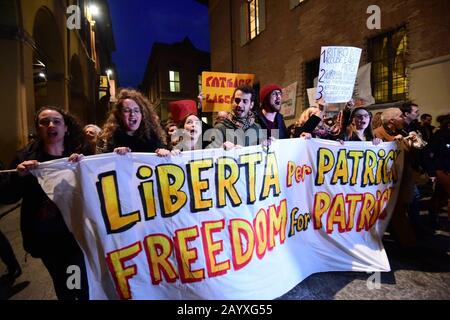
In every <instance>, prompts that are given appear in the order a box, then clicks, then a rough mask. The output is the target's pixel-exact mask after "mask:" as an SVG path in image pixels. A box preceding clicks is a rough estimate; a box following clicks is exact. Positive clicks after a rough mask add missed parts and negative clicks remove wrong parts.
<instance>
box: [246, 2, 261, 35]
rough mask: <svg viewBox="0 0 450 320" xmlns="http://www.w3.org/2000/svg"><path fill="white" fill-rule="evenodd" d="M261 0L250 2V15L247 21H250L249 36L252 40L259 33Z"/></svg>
mask: <svg viewBox="0 0 450 320" xmlns="http://www.w3.org/2000/svg"><path fill="white" fill-rule="evenodd" d="M258 11H259V1H258V0H251V1H249V2H248V10H247V12H248V17H247V21H248V22H249V25H248V30H249V32H250V34H249V38H250V40H251V39H253V38H254V37H256V36H257V35H258V34H259V32H260V31H259V17H258Z"/></svg>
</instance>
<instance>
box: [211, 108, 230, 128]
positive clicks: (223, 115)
mask: <svg viewBox="0 0 450 320" xmlns="http://www.w3.org/2000/svg"><path fill="white" fill-rule="evenodd" d="M228 114H229V112H228V111H219V112H217V116H216V119H215V120H214V125H216V124H218V123H220V122H221V121H223V120H225V119H226V118H228Z"/></svg>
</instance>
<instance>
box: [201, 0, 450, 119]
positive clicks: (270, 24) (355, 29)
mask: <svg viewBox="0 0 450 320" xmlns="http://www.w3.org/2000/svg"><path fill="white" fill-rule="evenodd" d="M227 3H228V1H223V2H222V1H220V2H219V1H210V2H209V11H210V24H211V27H210V30H211V66H212V70H218V71H232V70H231V68H230V66H231V61H232V59H231V55H230V50H229V48H228V45H229V43H230V41H229V40H227V38H228V37H227V33H228V32H230V30H231V31H232V33H233V38H234V39H235V41H234V42H233V46H234V49H235V51H234V56H233V63H234V66H235V68H234V70H233V71H235V72H249V73H255V74H256V76H257V81H259V82H260V84H261V85H264V84H266V83H269V82H275V83H279V84H280V85H282V86H287V85H289V84H291V83H293V82H296V81H297V82H298V92H297V108H296V117H298V116H300V113H301V111H302V108H303V106H304V105H305V102H304V99H307V96H306V87H305V72H304V65H305V63H306V62H308V61H311V60H313V59H316V58H318V57H319V53H320V47H321V46H322V45H348V46H356V47H360V48H362V49H363V55H362V59H361V64H365V63H366V62H367V60H368V59H367V40H368V39H369V38H372V37H374V36H377V35H380V34H383V33H385V32H387V31H390V30H393V29H395V28H397V27H399V26H403V25H404V26H406V28H407V35H408V49H407V50H408V54H407V65H408V67H409V66H411V65H412V64H415V63H418V62H420V61H424V60H428V59H432V58H436V57H442V56H445V55H447V54H448V53H449V52H450V37H448V32H449V29H450V10H448V1H447V0H431V1H426V2H424V1H420V0H400V1H390V0H380V1H377V3H376V4H377V5H378V6H379V7H380V9H381V30H369V29H368V28H367V27H366V21H367V19H368V18H369V16H370V14H367V13H366V10H367V8H368V6H369V5H372V4H374V3H373V1H370V0H364V1H345V0H337V1H328V0H307V1H305V2H304V3H302V4H300V5H298V6H297V7H295V8H294V9H293V10H290V9H289V1H279V0H265V4H266V10H265V11H266V22H265V30H264V31H263V32H262V33H261V34H259V35H258V36H256V38H254V39H253V40H251V41H250V42H248V43H247V44H245V45H244V46H241V45H240V42H239V41H238V40H239V37H240V29H239V24H240V21H239V17H240V4H241V2H240V1H232V3H233V7H232V13H231V15H232V17H233V21H234V26H233V28H232V29H230V27H229V23H228V24H227V23H226V21H227V19H228V17H225V15H226V14H227V11H226V10H225V7H226V6H227ZM222 10H223V11H222ZM410 71H411V70H410ZM413 75H414V76H415V77H416V78H417V77H424V76H426V77H427V78H426V79H421V80H420V81H422V82H428V81H429V80H430V79H431V78H434V77H435V76H436V73H434V72H431V71H430V72H428V73H418V72H415V71H413V73H412V74H411V76H413ZM411 84H412V82H411ZM414 90H417V86H411V87H410V90H409V94H410V96H411V97H415V98H417V99H420V100H426V99H427V95H426V94H427V91H426V90H422V91H421V92H415V91H414ZM427 108H428V107H427ZM430 108H433V107H430ZM422 112H428V113H437V112H438V110H434V109H427V110H425V109H424V110H422ZM290 122H292V121H288V123H290Z"/></svg>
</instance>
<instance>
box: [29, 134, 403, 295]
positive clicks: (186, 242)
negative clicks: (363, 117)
mask: <svg viewBox="0 0 450 320" xmlns="http://www.w3.org/2000/svg"><path fill="white" fill-rule="evenodd" d="M402 158H403V153H402V152H400V151H399V150H397V145H396V143H395V142H390V143H382V144H380V145H378V146H373V145H372V144H371V143H370V142H345V145H344V146H342V145H340V144H339V143H337V142H333V141H325V140H317V139H312V140H306V141H305V140H300V139H288V140H279V141H276V142H274V143H273V144H272V145H271V146H270V148H269V149H268V150H266V149H264V148H263V147H261V146H255V147H247V148H241V149H236V150H232V151H224V150H219V149H213V150H204V151H194V152H186V153H183V154H182V155H181V156H175V157H168V158H158V157H156V156H155V155H153V154H143V153H132V154H128V155H125V156H120V155H116V154H104V155H96V156H91V157H86V158H85V159H84V160H82V161H81V162H79V163H78V164H69V163H68V161H67V159H61V160H57V161H52V162H47V163H43V164H41V165H40V167H39V169H38V170H36V171H35V172H34V173H35V175H36V176H37V177H38V179H39V181H40V183H41V185H42V187H43V189H44V190H45V191H46V192H47V194H48V195H49V196H50V198H51V199H52V200H53V201H55V202H56V203H57V205H58V206H59V208H60V209H61V211H62V213H63V216H64V219H65V221H66V223H67V224H68V226H69V228H70V229H71V230H72V232H73V233H74V235H75V237H76V239H77V241H78V242H79V244H80V246H81V248H82V249H83V251H84V253H85V260H86V265H87V269H88V280H89V291H90V297H91V299H273V298H276V297H279V296H281V295H282V294H284V293H286V292H287V291H289V290H290V289H292V288H293V287H294V286H295V285H297V284H298V283H299V282H301V281H302V280H303V279H305V278H306V277H308V276H309V275H310V274H313V273H316V272H325V271H367V272H369V271H389V270H390V267H389V262H388V259H387V256H386V253H385V250H384V248H383V245H382V242H381V238H382V235H383V233H384V230H385V228H386V225H387V223H388V220H389V218H390V215H391V212H392V209H393V205H394V202H395V199H396V197H397V192H398V187H397V185H398V184H399V183H400V178H401V173H402V172H401V165H400V164H401V163H402Z"/></svg>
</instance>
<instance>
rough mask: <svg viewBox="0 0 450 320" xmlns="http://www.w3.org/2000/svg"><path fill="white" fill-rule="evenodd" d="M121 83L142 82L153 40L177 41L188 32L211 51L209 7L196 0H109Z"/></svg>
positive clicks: (116, 60)
mask: <svg viewBox="0 0 450 320" xmlns="http://www.w3.org/2000/svg"><path fill="white" fill-rule="evenodd" d="M108 2H109V6H110V11H111V19H112V28H113V32H114V40H115V43H116V51H115V52H114V53H113V62H114V63H115V64H116V67H117V70H118V74H119V81H120V83H119V85H120V86H121V87H134V88H137V86H138V85H139V84H140V83H141V82H142V78H143V76H144V72H145V68H146V66H147V61H148V58H149V57H150V52H151V49H152V45H153V43H154V42H163V43H174V42H179V41H182V40H183V39H184V38H185V37H186V36H187V37H189V39H190V40H191V41H192V43H193V44H194V46H195V47H197V48H198V49H200V50H204V51H208V52H209V22H208V21H209V20H208V8H207V7H206V6H204V5H202V4H200V3H198V2H195V1H194V0H109V1H108Z"/></svg>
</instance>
